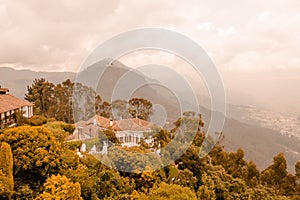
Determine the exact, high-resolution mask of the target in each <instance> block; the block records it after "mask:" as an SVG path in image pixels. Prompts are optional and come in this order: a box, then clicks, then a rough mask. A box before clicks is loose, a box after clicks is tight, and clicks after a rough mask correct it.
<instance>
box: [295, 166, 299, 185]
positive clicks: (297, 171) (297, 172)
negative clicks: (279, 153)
mask: <svg viewBox="0 0 300 200" xmlns="http://www.w3.org/2000/svg"><path fill="white" fill-rule="evenodd" d="M295 175H296V178H297V179H298V180H299V181H300V161H298V162H297V163H296V164H295Z"/></svg>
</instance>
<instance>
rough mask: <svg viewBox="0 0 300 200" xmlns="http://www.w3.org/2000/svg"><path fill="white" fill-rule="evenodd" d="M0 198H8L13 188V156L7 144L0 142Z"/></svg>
mask: <svg viewBox="0 0 300 200" xmlns="http://www.w3.org/2000/svg"><path fill="white" fill-rule="evenodd" d="M0 161H1V162H0V198H1V199H6V198H7V199H10V198H11V196H12V194H13V190H14V179H13V157H12V152H11V148H10V146H9V144H7V143H6V142H2V143H0Z"/></svg>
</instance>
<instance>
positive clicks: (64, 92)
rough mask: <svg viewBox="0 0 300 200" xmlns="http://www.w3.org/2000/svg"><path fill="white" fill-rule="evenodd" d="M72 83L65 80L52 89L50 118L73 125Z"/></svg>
mask: <svg viewBox="0 0 300 200" xmlns="http://www.w3.org/2000/svg"><path fill="white" fill-rule="evenodd" d="M73 89H74V83H73V82H71V81H70V79H67V80H66V81H64V82H62V83H61V84H60V83H59V84H57V85H56V86H55V88H54V101H55V104H53V105H52V106H51V108H50V110H51V117H54V118H55V119H57V120H60V121H64V122H66V123H73V110H72V94H73Z"/></svg>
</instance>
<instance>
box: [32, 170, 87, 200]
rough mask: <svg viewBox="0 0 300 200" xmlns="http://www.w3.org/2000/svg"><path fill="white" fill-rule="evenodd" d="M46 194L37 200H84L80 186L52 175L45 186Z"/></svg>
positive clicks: (65, 178) (63, 177) (62, 177)
mask: <svg viewBox="0 0 300 200" xmlns="http://www.w3.org/2000/svg"><path fill="white" fill-rule="evenodd" d="M44 188H45V189H44V192H43V193H42V194H40V195H39V196H38V197H37V198H36V200H56V199H61V200H67V199H72V200H82V198H81V197H80V194H81V192H80V184H79V183H72V182H71V181H70V180H69V179H68V178H67V177H65V176H61V175H57V176H54V175H52V176H51V177H50V178H48V179H47V180H46V182H45V184H44Z"/></svg>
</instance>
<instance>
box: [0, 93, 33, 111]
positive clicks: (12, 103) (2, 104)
mask: <svg viewBox="0 0 300 200" xmlns="http://www.w3.org/2000/svg"><path fill="white" fill-rule="evenodd" d="M23 106H33V104H32V103H29V102H28V101H25V100H21V99H18V98H17V97H14V96H13V95H10V94H0V113H4V112H7V111H10V110H15V109H18V108H21V107H23Z"/></svg>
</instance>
